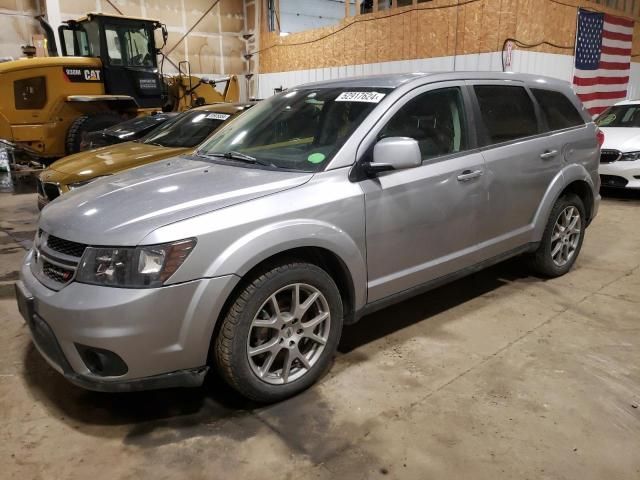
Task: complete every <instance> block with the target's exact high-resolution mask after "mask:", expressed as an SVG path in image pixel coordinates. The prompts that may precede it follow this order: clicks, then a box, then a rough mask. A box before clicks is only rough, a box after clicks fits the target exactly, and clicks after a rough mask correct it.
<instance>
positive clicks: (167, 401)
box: [24, 259, 534, 446]
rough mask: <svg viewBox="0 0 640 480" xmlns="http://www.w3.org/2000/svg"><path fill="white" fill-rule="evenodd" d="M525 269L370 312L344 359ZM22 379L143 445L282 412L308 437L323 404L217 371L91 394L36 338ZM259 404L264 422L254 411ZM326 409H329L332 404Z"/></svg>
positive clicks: (100, 429)
mask: <svg viewBox="0 0 640 480" xmlns="http://www.w3.org/2000/svg"><path fill="white" fill-rule="evenodd" d="M522 271H523V269H522V266H521V261H519V260H517V259H516V260H511V261H508V262H505V263H503V264H500V265H497V266H495V267H492V268H490V269H487V270H485V271H482V272H479V273H476V274H474V275H471V276H469V277H467V278H464V279H461V280H458V281H456V282H453V283H451V284H449V285H446V286H443V287H440V288H438V289H436V290H433V291H431V292H429V293H426V294H423V295H420V296H418V297H415V298H413V299H411V300H408V301H405V302H402V303H400V304H397V305H395V306H392V307H388V308H386V309H384V310H381V311H379V312H377V313H375V314H372V315H369V316H367V317H365V318H363V319H362V320H361V321H360V322H359V323H357V324H355V325H352V326H349V327H346V328H345V331H344V335H343V339H342V341H341V344H340V347H339V351H340V352H342V353H343V356H342V357H341V358H343V359H345V360H346V362H347V363H355V362H359V361H366V360H367V356H366V355H362V354H359V353H358V348H359V347H361V346H363V345H366V344H368V343H370V342H372V341H374V340H376V339H378V338H381V337H384V336H387V335H390V334H392V333H394V332H396V331H398V330H401V329H403V328H406V327H408V326H410V325H413V324H416V323H419V322H423V321H424V322H431V321H433V318H432V317H433V316H435V315H437V314H439V313H441V312H443V311H446V310H448V309H450V308H453V307H455V306H457V305H460V304H462V303H464V302H466V301H468V300H470V299H472V298H474V297H477V296H479V295H483V294H485V293H487V292H490V291H492V290H495V289H497V288H499V287H500V286H502V285H504V284H505V283H508V282H509V281H511V280H514V279H517V278H523V277H522ZM525 281H526V280H525ZM532 281H534V280H533V279H532ZM390 319H392V320H390ZM24 378H25V381H26V384H27V386H28V388H29V389H30V391H31V393H32V395H33V397H34V398H35V399H36V400H37V401H39V402H41V403H42V404H43V405H44V406H45V407H46V408H47V409H48V410H49V411H50V412H51V414H52V415H53V416H56V417H58V418H60V419H61V420H63V421H65V422H67V423H69V424H70V425H73V426H74V427H75V428H78V429H80V430H82V431H83V432H85V433H87V434H90V435H97V436H107V437H108V436H113V437H122V436H124V438H125V439H124V441H125V443H130V444H135V445H139V446H157V445H162V444H167V443H173V442H175V441H179V440H183V439H185V438H189V437H192V436H196V435H206V434H211V433H212V432H215V433H216V434H222V435H225V436H229V437H231V438H243V437H246V436H251V435H254V434H255V430H256V429H257V428H265V425H266V424H269V425H272V426H275V427H276V430H277V426H278V424H279V423H280V421H279V420H278V418H279V417H280V416H283V417H284V416H286V417H287V418H290V417H291V416H292V415H293V416H296V417H299V418H300V419H301V423H300V425H299V428H300V429H301V430H300V432H299V433H300V437H301V438H304V437H305V436H306V435H308V430H307V427H305V425H307V426H308V423H306V424H305V421H303V420H304V418H307V417H311V416H313V415H315V413H311V412H309V411H308V409H309V406H310V405H318V404H322V402H324V400H323V399H322V398H321V396H320V393H319V391H318V390H319V389H314V388H311V389H309V390H307V391H306V392H304V393H303V394H301V395H298V396H297V397H295V398H292V399H289V400H287V401H285V402H281V403H280V404H277V405H272V406H268V407H265V406H261V405H257V404H255V403H252V402H250V401H247V400H246V399H244V398H243V397H241V396H240V395H239V394H237V393H236V392H235V391H234V390H232V389H231V388H230V387H228V386H227V385H226V384H225V383H224V382H223V381H222V380H221V379H220V378H217V377H216V375H215V374H210V375H209V377H208V378H207V381H206V383H205V385H204V386H203V387H201V388H196V389H173V390H159V391H147V392H137V393H122V394H105V393H95V392H89V391H85V390H83V389H80V388H78V387H75V386H73V385H71V384H70V383H68V382H67V381H66V380H65V379H64V378H63V377H62V376H61V375H59V374H58V373H57V372H55V371H54V370H53V369H51V368H50V367H49V366H48V365H47V364H46V362H45V361H44V360H43V359H42V357H41V356H40V354H39V353H38V352H37V350H36V349H35V348H34V347H33V345H32V344H29V347H28V348H27V350H26V353H25V358H24ZM256 409H259V411H260V417H261V419H262V420H259V419H258V418H257V416H256V415H254V413H255V410H256ZM324 409H325V410H327V412H330V407H327V408H324ZM323 423H326V424H329V423H330V422H329V421H324V422H323ZM109 427H112V428H109ZM287 428H290V427H287ZM123 429H124V430H125V431H124V432H123Z"/></svg>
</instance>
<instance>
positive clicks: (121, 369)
mask: <svg viewBox="0 0 640 480" xmlns="http://www.w3.org/2000/svg"><path fill="white" fill-rule="evenodd" d="M76 349H77V350H78V353H79V354H80V357H81V358H82V361H83V362H84V364H85V365H86V366H87V368H88V369H89V371H90V372H91V373H93V374H95V375H99V376H101V377H117V376H120V375H124V374H125V373H127V372H128V371H129V368H128V367H127V364H126V363H124V360H122V359H121V358H120V357H119V356H118V355H117V354H115V353H113V352H110V351H109V350H104V349H102V348H95V347H88V346H87V345H80V344H79V343H76Z"/></svg>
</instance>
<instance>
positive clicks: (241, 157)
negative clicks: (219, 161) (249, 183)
mask: <svg viewBox="0 0 640 480" xmlns="http://www.w3.org/2000/svg"><path fill="white" fill-rule="evenodd" d="M204 156H206V157H221V158H228V159H229V160H238V161H240V162H244V163H251V164H254V165H255V164H256V163H257V164H258V165H264V166H266V167H277V165H274V164H273V163H271V162H265V161H263V160H258V159H257V158H256V157H252V156H251V155H247V154H246V153H242V152H236V151H234V150H231V151H229V152H224V153H204Z"/></svg>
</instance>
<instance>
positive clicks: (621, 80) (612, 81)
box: [573, 76, 629, 87]
mask: <svg viewBox="0 0 640 480" xmlns="http://www.w3.org/2000/svg"><path fill="white" fill-rule="evenodd" d="M627 83H629V77H628V76H627V77H603V76H598V77H591V78H585V77H578V76H575V77H573V84H574V85H575V86H576V87H592V86H594V85H626V84H627Z"/></svg>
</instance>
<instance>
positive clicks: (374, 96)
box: [335, 92, 386, 103]
mask: <svg viewBox="0 0 640 480" xmlns="http://www.w3.org/2000/svg"><path fill="white" fill-rule="evenodd" d="M385 95H386V93H378V92H342V93H341V94H340V95H338V98H336V100H335V101H336V102H366V103H379V102H380V100H382V99H383V98H384V96H385Z"/></svg>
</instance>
